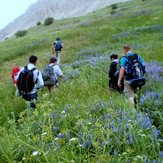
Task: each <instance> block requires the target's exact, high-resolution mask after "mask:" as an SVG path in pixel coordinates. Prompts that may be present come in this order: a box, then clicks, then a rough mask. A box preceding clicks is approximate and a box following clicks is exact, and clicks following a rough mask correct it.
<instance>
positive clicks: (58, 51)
mask: <svg viewBox="0 0 163 163" xmlns="http://www.w3.org/2000/svg"><path fill="white" fill-rule="evenodd" d="M54 47H55V53H56V58H57V65H59V64H60V60H61V51H62V48H63V43H62V42H61V40H60V38H59V37H57V39H56V41H55V42H54V44H53V45H52V51H53V54H54Z"/></svg>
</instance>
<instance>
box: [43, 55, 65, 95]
mask: <svg viewBox="0 0 163 163" xmlns="http://www.w3.org/2000/svg"><path fill="white" fill-rule="evenodd" d="M42 76H43V79H44V86H47V87H48V90H49V94H50V96H51V93H52V91H53V90H55V89H57V88H58V86H59V80H58V76H59V77H60V78H62V77H63V73H62V71H61V69H60V67H59V66H58V65H57V59H56V58H54V57H52V58H51V59H50V65H47V66H45V68H44V70H43V72H42Z"/></svg>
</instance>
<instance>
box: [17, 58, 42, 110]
mask: <svg viewBox="0 0 163 163" xmlns="http://www.w3.org/2000/svg"><path fill="white" fill-rule="evenodd" d="M36 63H37V57H36V56H34V55H32V56H30V58H29V63H28V64H27V65H26V66H25V67H23V68H22V69H20V71H19V73H18V75H17V77H16V80H17V81H18V88H19V90H20V91H21V94H22V97H23V99H25V100H26V101H30V108H36V101H37V89H39V88H41V87H43V86H44V81H43V78H42V74H41V72H40V71H39V70H37V69H36V68H35V65H36ZM37 82H38V83H37Z"/></svg>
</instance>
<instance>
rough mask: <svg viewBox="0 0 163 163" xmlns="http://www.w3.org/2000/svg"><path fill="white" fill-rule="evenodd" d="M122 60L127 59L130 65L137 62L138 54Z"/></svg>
mask: <svg viewBox="0 0 163 163" xmlns="http://www.w3.org/2000/svg"><path fill="white" fill-rule="evenodd" d="M124 58H126V59H128V60H129V61H130V62H131V63H132V64H133V63H134V62H135V60H136V61H138V58H139V57H138V54H132V55H130V56H124Z"/></svg>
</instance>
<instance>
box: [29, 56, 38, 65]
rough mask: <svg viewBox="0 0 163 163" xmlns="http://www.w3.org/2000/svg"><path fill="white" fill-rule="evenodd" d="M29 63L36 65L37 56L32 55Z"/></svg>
mask: <svg viewBox="0 0 163 163" xmlns="http://www.w3.org/2000/svg"><path fill="white" fill-rule="evenodd" d="M29 63H32V64H34V65H35V64H36V63H37V57H36V56H35V55H31V56H30V57H29Z"/></svg>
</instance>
